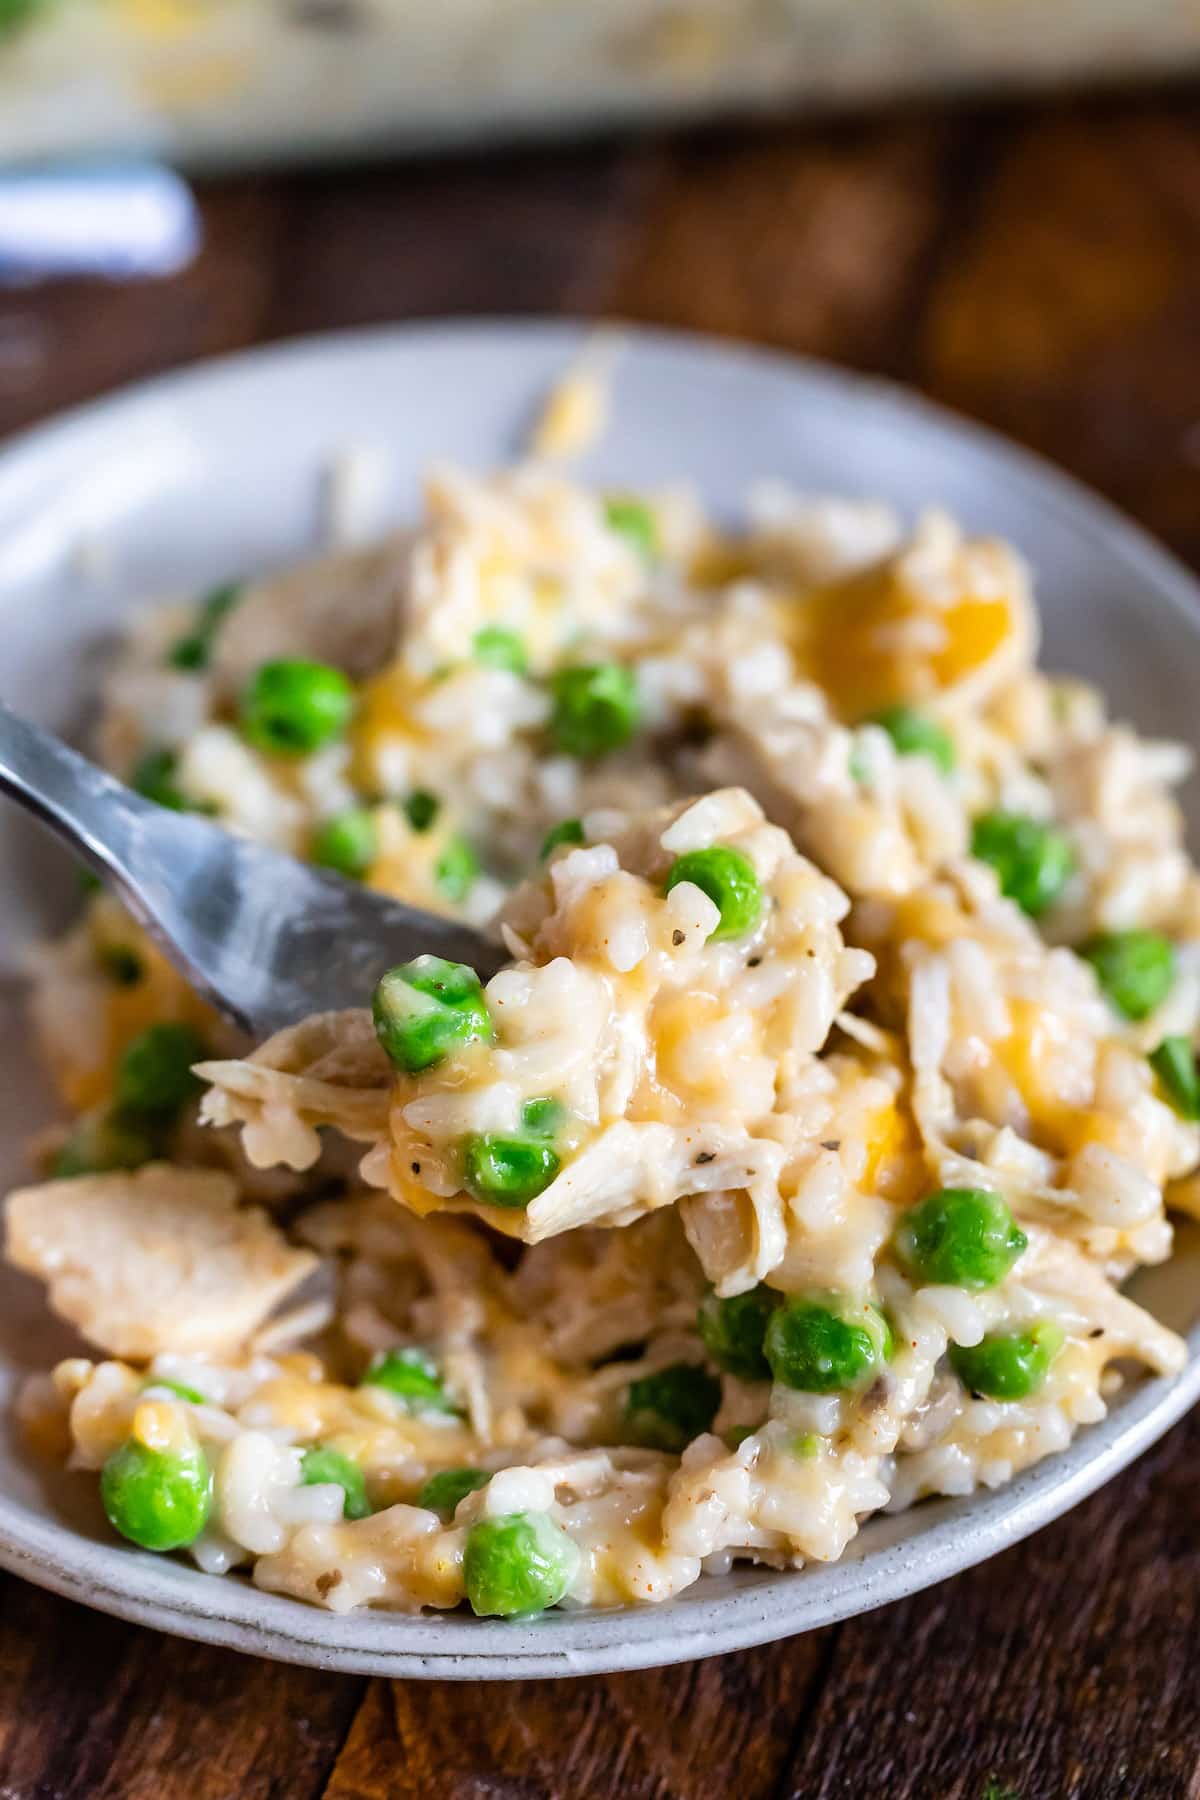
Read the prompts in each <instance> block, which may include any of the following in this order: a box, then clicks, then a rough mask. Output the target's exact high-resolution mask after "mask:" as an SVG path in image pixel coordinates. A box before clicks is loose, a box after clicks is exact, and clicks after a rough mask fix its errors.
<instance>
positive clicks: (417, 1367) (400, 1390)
mask: <svg viewBox="0 0 1200 1800" xmlns="http://www.w3.org/2000/svg"><path fill="white" fill-rule="evenodd" d="M362 1386H363V1387H377V1388H384V1389H385V1390H386V1391H387V1392H388V1393H389V1394H394V1395H395V1397H396V1399H397V1400H401V1401H403V1403H404V1410H405V1411H406V1412H410V1413H422V1412H441V1413H456V1412H458V1410H459V1408H458V1407H457V1406H456V1405H455V1403H454V1401H453V1400H452V1399H451V1398H450V1396H449V1394H448V1393H447V1392H446V1389H445V1387H444V1386H443V1384H442V1374H441V1370H440V1369H439V1368H438V1365H437V1362H436V1361H435V1359H434V1358H433V1357H432V1356H430V1354H429V1352H428V1350H422V1349H421V1348H420V1346H419V1345H417V1344H405V1345H402V1346H401V1347H400V1348H399V1349H396V1350H383V1351H381V1352H380V1354H379V1355H378V1356H377V1357H376V1358H375V1359H374V1361H373V1362H372V1364H371V1366H370V1368H369V1369H368V1370H367V1372H366V1374H365V1375H364V1376H363V1378H362Z"/></svg>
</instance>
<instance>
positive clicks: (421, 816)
mask: <svg viewBox="0 0 1200 1800" xmlns="http://www.w3.org/2000/svg"><path fill="white" fill-rule="evenodd" d="M441 810H442V803H441V801H440V800H439V799H438V797H437V795H436V794H431V793H430V791H429V789H428V788H414V789H413V791H412V793H411V794H410V795H409V796H408V799H407V800H406V801H405V802H404V816H405V818H406V819H407V820H408V822H409V824H410V825H411V826H412V828H413V830H414V831H428V830H429V827H430V826H431V825H432V824H433V822H434V820H435V819H436V818H437V816H438V814H439V813H440V812H441Z"/></svg>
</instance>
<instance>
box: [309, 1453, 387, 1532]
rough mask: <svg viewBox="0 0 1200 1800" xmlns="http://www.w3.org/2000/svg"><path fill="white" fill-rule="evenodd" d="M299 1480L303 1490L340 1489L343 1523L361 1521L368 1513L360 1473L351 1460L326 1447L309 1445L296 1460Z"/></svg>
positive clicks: (368, 1504) (363, 1482) (369, 1508)
mask: <svg viewBox="0 0 1200 1800" xmlns="http://www.w3.org/2000/svg"><path fill="white" fill-rule="evenodd" d="M300 1479H301V1481H302V1482H303V1484H304V1486H305V1487H324V1486H325V1485H327V1484H328V1485H329V1486H334V1487H340V1488H341V1490H342V1493H343V1495H344V1499H343V1501H342V1517H343V1518H344V1519H365V1518H366V1517H367V1515H368V1513H369V1512H370V1510H371V1503H370V1501H369V1500H368V1499H367V1484H366V1481H365V1480H364V1479H363V1472H362V1470H361V1469H360V1468H359V1466H358V1464H357V1463H356V1462H355V1461H354V1460H353V1459H352V1458H351V1457H349V1456H345V1455H343V1453H342V1452H341V1451H340V1450H334V1449H333V1448H332V1446H331V1445H329V1444H313V1445H312V1446H311V1447H310V1448H309V1449H307V1450H306V1451H305V1452H304V1454H303V1456H302V1457H301V1458H300Z"/></svg>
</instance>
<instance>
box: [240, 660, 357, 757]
mask: <svg viewBox="0 0 1200 1800" xmlns="http://www.w3.org/2000/svg"><path fill="white" fill-rule="evenodd" d="M353 712H354V687H353V685H352V683H351V682H350V680H349V678H348V677H347V676H345V675H343V673H342V671H341V670H340V669H333V668H330V666H329V664H328V663H318V662H304V661H301V660H287V659H285V660H282V661H279V662H268V663H263V665H262V667H261V668H260V669H259V670H258V671H257V672H256V673H255V674H254V675H253V676H252V677H251V679H250V681H249V683H248V685H247V687H246V689H245V691H244V692H243V694H242V698H241V703H240V707H239V715H240V719H241V727H242V736H243V737H244V738H245V739H246V741H247V743H250V744H253V745H254V747H255V749H257V750H262V751H265V752H266V754H267V755H268V756H307V755H308V754H309V753H310V752H311V751H313V750H319V749H320V748H321V746H322V745H323V744H329V743H332V742H333V740H334V738H338V737H341V735H342V733H343V732H344V731H345V729H346V727H347V725H349V723H350V718H351V715H352V714H353Z"/></svg>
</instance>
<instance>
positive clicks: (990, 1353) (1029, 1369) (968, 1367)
mask: <svg viewBox="0 0 1200 1800" xmlns="http://www.w3.org/2000/svg"><path fill="white" fill-rule="evenodd" d="M1063 1341H1064V1334H1063V1332H1062V1329H1061V1327H1059V1326H1058V1325H1055V1324H1054V1323H1053V1321H1052V1320H1050V1319H1041V1320H1039V1321H1038V1323H1037V1324H1036V1325H1031V1326H1030V1327H1029V1329H1028V1330H1027V1331H993V1332H989V1333H988V1335H987V1337H985V1338H984V1339H983V1341H982V1343H978V1344H972V1345H971V1346H970V1347H969V1348H968V1347H967V1346H966V1345H965V1344H952V1345H951V1346H950V1363H951V1366H952V1367H953V1369H954V1373H955V1374H956V1375H957V1376H958V1378H959V1380H960V1381H961V1382H962V1384H963V1386H964V1387H968V1388H970V1390H971V1392H972V1393H973V1394H983V1395H985V1396H986V1397H987V1398H988V1399H989V1400H1024V1399H1025V1398H1026V1396H1027V1395H1029V1394H1033V1393H1036V1392H1037V1390H1038V1388H1040V1387H1041V1385H1042V1383H1043V1382H1044V1381H1045V1379H1046V1376H1047V1375H1048V1374H1049V1372H1050V1364H1051V1363H1052V1362H1053V1361H1054V1358H1055V1357H1056V1356H1057V1355H1058V1352H1059V1351H1060V1350H1061V1349H1062V1346H1063Z"/></svg>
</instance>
